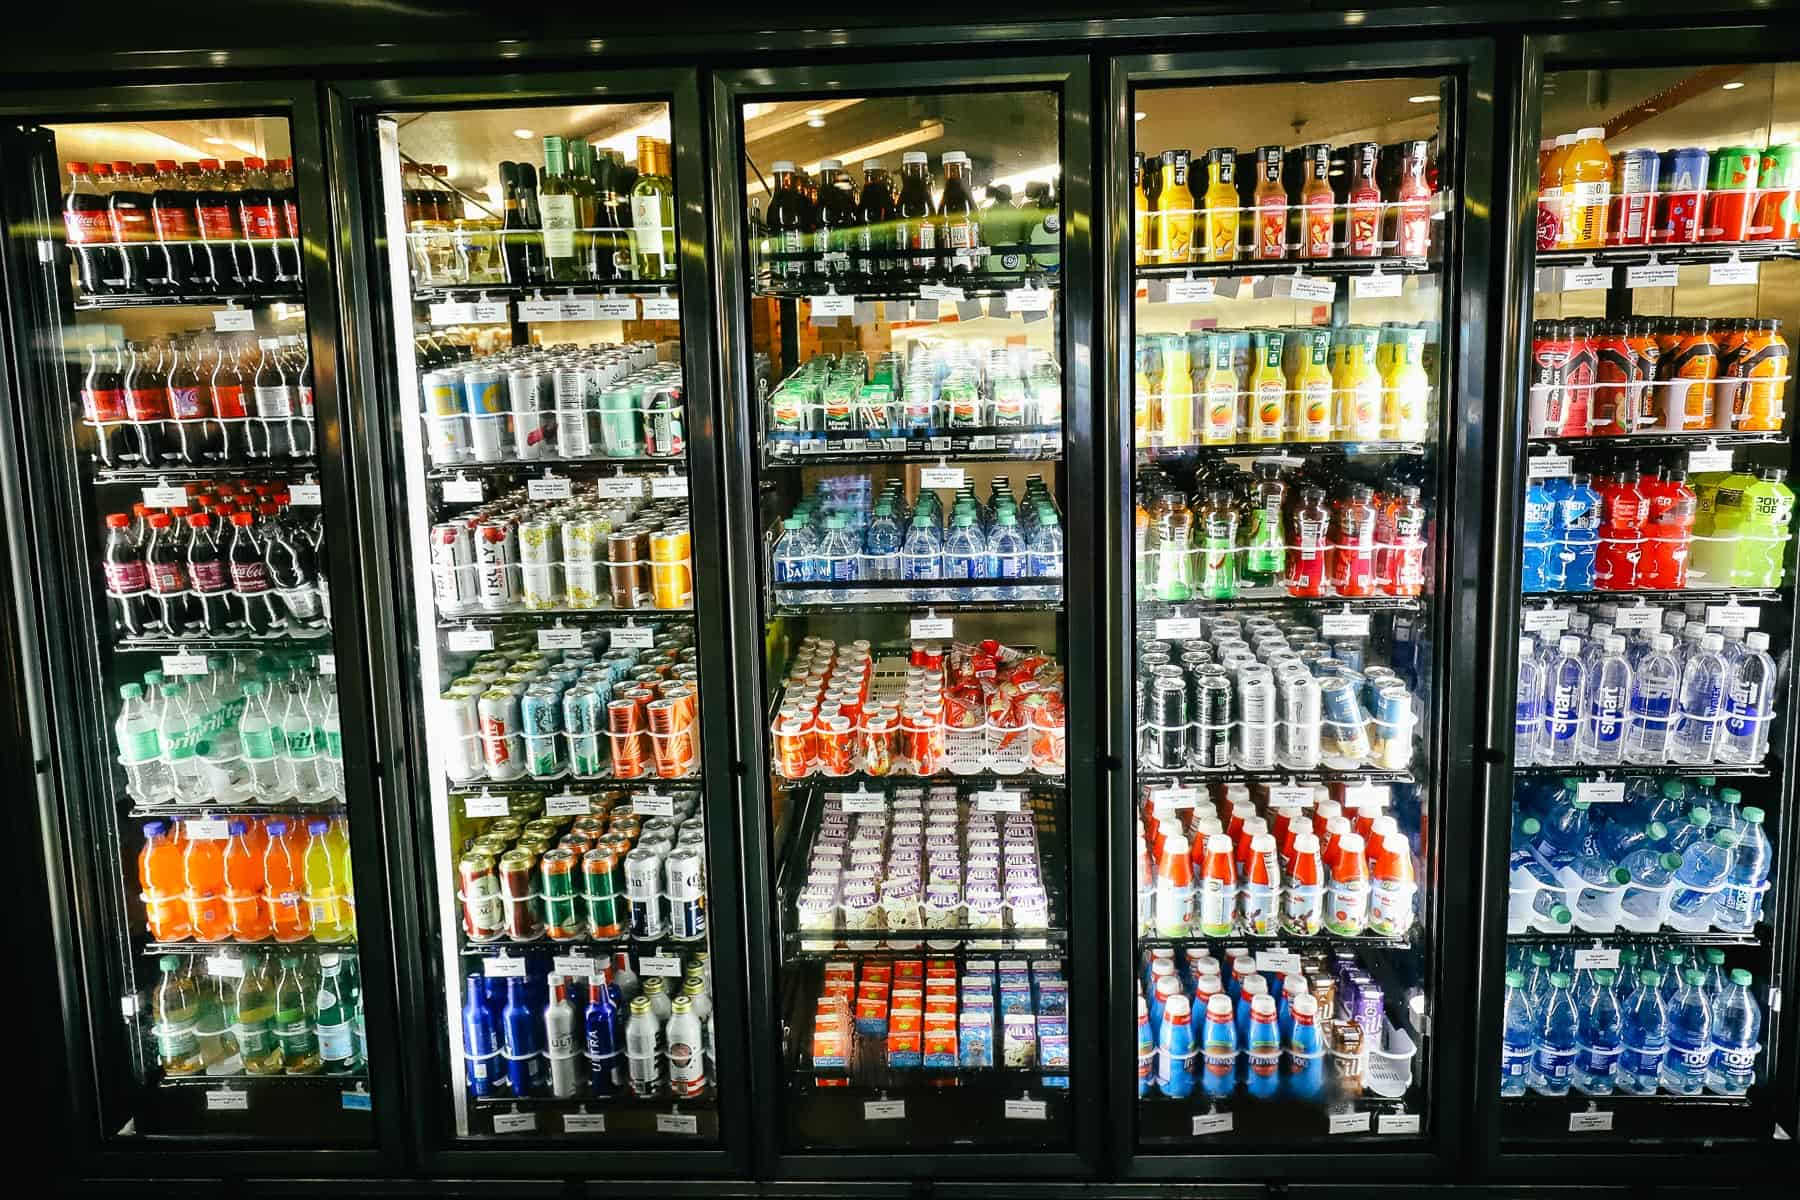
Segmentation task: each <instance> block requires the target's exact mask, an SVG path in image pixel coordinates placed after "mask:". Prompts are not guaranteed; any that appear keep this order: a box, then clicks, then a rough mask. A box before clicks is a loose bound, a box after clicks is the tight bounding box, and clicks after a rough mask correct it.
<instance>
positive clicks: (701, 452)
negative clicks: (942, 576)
mask: <svg viewBox="0 0 1800 1200" xmlns="http://www.w3.org/2000/svg"><path fill="white" fill-rule="evenodd" d="M699 96H700V92H699V74H698V72H697V71H696V70H695V69H693V68H687V69H673V68H672V69H636V70H634V69H598V68H596V69H594V70H592V71H583V72H579V73H569V72H554V71H545V72H525V71H521V72H518V73H513V74H499V73H496V74H487V75H474V74H472V75H463V76H457V77H454V78H452V77H442V76H433V77H416V78H415V77H406V78H395V79H369V80H352V81H340V82H332V83H329V84H327V85H326V106H327V110H328V121H329V137H330V142H331V147H332V158H333V162H334V164H335V173H334V176H333V180H332V183H333V188H334V199H335V200H336V212H335V215H336V218H337V221H336V225H337V227H336V231H335V236H336V237H337V239H338V246H337V251H338V254H339V256H340V259H341V261H342V262H343V264H344V266H343V269H342V271H341V272H340V273H339V276H338V286H339V288H340V302H341V303H342V305H343V309H344V311H345V312H346V313H362V314H366V317H367V319H366V322H363V323H356V324H353V325H350V326H347V327H346V329H345V333H344V337H345V342H346V356H345V357H346V360H347V362H348V374H349V378H350V379H351V381H352V386H353V388H354V390H355V392H356V394H357V395H358V396H359V397H360V398H361V402H362V405H363V408H364V410H365V411H366V412H368V413H369V414H370V420H369V421H368V423H367V425H366V427H365V429H364V430H363V437H362V439H361V440H360V441H359V443H358V444H357V445H356V446H354V447H353V448H352V449H351V454H352V455H353V456H354V457H355V459H356V461H357V462H358V464H359V466H360V467H361V469H362V470H364V471H366V472H367V473H368V475H369V476H370V478H371V480H372V481H373V482H372V484H371V486H370V487H369V488H368V489H367V491H366V493H365V496H364V503H365V505H366V506H367V507H366V511H365V513H364V514H363V515H364V517H365V519H366V520H368V521H369V523H370V528H371V530H373V531H374V533H373V535H372V536H371V538H370V539H369V544H370V545H371V546H373V547H375V548H377V551H376V552H377V554H378V555H379V557H380V558H381V559H383V560H384V565H385V567H386V569H385V570H383V569H371V570H370V571H368V572H367V573H366V575H365V576H364V578H363V587H364V591H363V594H362V602H363V603H364V604H365V605H366V606H367V608H368V612H369V614H370V618H369V634H370V655H371V661H372V662H374V663H376V664H378V666H377V669H376V670H375V671H374V672H373V675H374V688H375V709H374V719H375V721H376V722H377V727H378V729H379V730H380V731H381V735H380V736H381V738H382V740H383V741H384V742H386V743H387V744H389V745H393V746H395V747H396V756H395V757H394V758H393V759H391V760H389V762H388V763H387V764H385V766H386V772H387V774H386V776H385V778H386V779H387V781H388V786H387V787H386V788H385V789H384V790H385V792H386V794H387V796H388V803H389V805H390V811H389V821H390V822H391V826H392V828H393V829H394V831H395V836H394V838H393V851H394V854H395V856H396V859H397V862H398V863H399V864H401V868H400V869H397V870H396V871H395V872H394V874H393V876H392V877H391V883H390V889H391V891H390V895H391V897H392V903H393V905H394V908H395V911H396V914H397V916H398V919H399V922H400V928H399V932H398V935H397V943H398V945H399V946H400V947H401V948H402V952H401V953H399V954H397V955H396V959H397V967H396V976H397V979H396V986H397V989H398V990H399V992H400V995H401V998H402V1002H403V1004H404V1005H405V1007H406V1009H407V1010H408V1011H411V1012H424V1013H432V1014H436V1013H437V1012H438V1006H439V1004H440V1003H441V1001H442V997H443V995H444V990H443V987H442V981H441V980H440V979H439V978H438V975H437V973H436V967H435V964H436V962H437V956H438V946H437V937H438V936H440V935H447V936H452V937H453V936H455V934H454V932H452V931H439V930H435V929H434V926H435V923H436V922H435V919H434V917H433V916H432V914H433V913H435V911H436V908H437V903H436V891H437V886H438V883H437V878H436V872H437V871H438V870H440V869H445V867H446V864H442V863H439V862H437V861H436V858H435V855H434V852H433V849H432V839H431V819H432V818H431V814H430V812H429V810H428V809H426V808H425V807H424V800H428V799H429V795H430V787H429V784H428V783H425V782H424V772H425V771H426V770H427V765H426V763H425V759H424V754H423V739H422V738H421V737H420V736H419V732H420V729H421V725H420V722H421V721H422V720H423V713H422V711H421V700H422V697H421V695H420V692H419V688H418V677H417V674H416V672H415V673H413V674H411V675H409V674H408V669H409V664H410V663H411V661H412V659H411V655H410V654H409V653H408V652H407V642H408V639H409V638H410V636H411V634H410V631H411V630H412V629H413V628H414V627H415V621H414V620H413V614H412V601H411V599H410V596H411V594H412V581H411V571H412V566H413V564H412V560H411V557H410V552H409V550H408V548H407V547H406V546H405V533H404V529H403V527H402V526H401V523H400V516H401V514H402V513H403V512H404V511H405V509H404V504H405V495H406V486H407V481H406V478H405V472H406V469H407V464H406V462H405V459H404V457H403V452H402V450H401V443H400V423H401V422H403V421H408V420H412V419H415V416H414V414H412V413H410V412H402V411H401V406H400V405H399V404H398V403H397V402H396V399H395V396H394V394H393V392H394V384H393V380H394V370H395V368H396V364H395V363H394V361H393V350H392V347H393V330H392V328H391V325H392V322H391V321H390V320H389V319H388V315H387V314H388V306H389V302H390V298H391V295H392V294H393V293H392V292H391V291H389V290H388V289H387V288H386V287H385V285H386V284H387V283H389V282H390V281H389V280H388V279H387V272H386V267H385V256H384V254H383V253H381V252H380V247H381V246H382V245H383V244H384V243H385V234H384V233H383V229H384V226H383V225H382V220H381V211H380V207H379V202H380V197H379V186H380V180H381V170H380V163H379V160H378V157H377V147H376V144H375V138H374V137H373V136H372V135H373V132H374V129H373V120H374V118H375V116H376V114H378V113H379V112H381V111H384V110H387V109H392V108H416V109H454V108H480V107H502V106H504V107H513V106H520V105H529V104H533V103H542V104H557V103H579V102H582V101H590V102H591V101H595V100H605V101H609V102H611V101H621V102H622V101H627V100H663V101H666V102H668V103H669V105H670V133H671V137H670V140H671V141H672V143H673V144H674V172H675V174H674V178H675V185H676V197H677V206H678V210H677V215H676V223H677V226H678V230H679V234H678V236H679V238H680V246H681V256H680V258H681V261H680V268H679V275H678V279H679V286H678V290H679V293H680V294H681V296H682V297H683V300H684V306H683V310H682V311H683V314H684V316H683V325H682V359H683V368H684V376H685V393H686V398H687V413H688V427H687V439H688V446H689V450H688V454H689V457H688V464H689V468H690V470H689V476H688V478H689V488H690V492H689V496H690V507H691V510H692V512H693V514H694V517H695V521H694V528H693V563H694V574H695V587H696V596H697V598H698V596H699V595H700V594H701V590H702V589H717V591H714V592H712V594H710V595H708V596H707V600H708V601H709V602H708V603H700V602H698V599H697V602H696V604H695V606H694V621H695V625H696V632H695V637H696V642H697V644H698V645H699V647H700V655H701V656H700V675H701V690H702V696H701V721H700V729H701V740H702V744H703V745H702V754H703V758H702V763H703V776H704V778H705V779H706V781H707V783H706V792H707V799H708V802H707V804H706V806H705V807H706V821H707V829H706V835H707V844H708V849H709V853H708V867H707V870H708V876H707V887H708V901H709V910H710V911H711V912H712V913H714V914H716V915H717V916H720V917H725V916H729V915H730V914H733V913H735V912H736V911H738V910H739V909H741V907H742V905H741V903H740V902H739V901H738V895H739V891H738V863H737V861H736V847H737V846H738V838H739V833H738V826H737V820H736V812H735V805H734V804H733V803H732V801H733V800H734V798H735V797H734V795H733V792H732V790H731V788H730V787H729V785H728V782H727V781H729V780H730V779H731V778H732V775H733V771H732V758H731V754H730V740H729V734H730V730H731V728H732V713H731V700H730V697H731V678H732V672H731V665H732V664H731V663H730V662H729V660H728V659H727V658H726V656H725V654H724V652H723V651H724V647H725V645H726V628H725V622H726V617H725V600H724V596H723V595H722V594H720V593H722V592H723V591H724V590H725V588H726V574H725V570H726V559H725V543H724V539H723V536H722V532H721V531H722V529H723V527H724V519H723V514H722V510H723V507H724V500H723V497H722V494H721V477H720V466H719V458H720V452H719V445H720V441H719V436H718V430H719V425H720V419H719V406H718V403H717V391H716V389H715V387H714V385H713V359H714V351H713V344H712V330H711V325H710V323H709V319H710V314H709V313H708V311H707V309H706V308H705V307H703V302H704V299H705V297H707V295H708V294H709V293H708V290H707V289H708V286H709V281H708V278H707V266H706V247H707V245H708V243H709V237H708V229H707V226H706V212H705V207H704V203H703V200H704V198H705V196H706V194H707V191H708V189H707V187H706V186H705V184H704V182H703V180H704V179H705V170H706V162H705V159H704V155H703V152H704V148H705V146H706V136H705V132H704V126H703V123H702V122H703V115H704V114H703V113H702V110H701V106H700V100H699ZM398 286H401V287H405V288H407V289H409V290H410V288H411V283H410V281H399V282H398ZM415 797H421V798H423V799H422V800H420V801H418V802H415ZM711 934H712V938H711V943H710V952H711V961H712V963H713V967H714V970H713V987H714V1006H715V1016H714V1022H715V1030H716V1033H715V1039H716V1043H717V1051H716V1052H717V1056H718V1058H717V1061H718V1064H719V1071H720V1075H721V1077H722V1078H725V1079H728V1080H729V1081H730V1082H729V1083H727V1084H726V1085H725V1086H722V1087H720V1088H719V1089H718V1097H719V1119H720V1140H719V1143H718V1145H717V1146H715V1147H691V1148H686V1147H684V1148H671V1149H667V1150H664V1149H642V1148H615V1147H612V1146H609V1145H607V1144H606V1142H605V1141H604V1140H596V1141H595V1143H594V1144H593V1145H591V1146H590V1147H586V1148H581V1149H576V1148H573V1147H572V1146H543V1145H540V1144H530V1148H529V1149H527V1144H525V1143H520V1144H518V1145H516V1146H515V1145H512V1144H509V1143H507V1142H504V1141H493V1142H487V1143H484V1142H483V1141H481V1140H478V1139H476V1138H468V1139H459V1138H457V1137H456V1136H455V1134H454V1133H453V1132H451V1131H448V1130H446V1128H445V1124H446V1122H445V1121H444V1108H443V1105H444V1103H445V1098H446V1095H447V1093H446V1089H445V1083H446V1080H447V1078H448V1076H447V1071H448V1069H449V1063H448V1060H447V1059H446V1057H445V1055H444V1047H443V1045H442V1044H441V1042H440V1040H439V1036H438V1030H437V1022H436V1021H435V1019H433V1020H431V1021H428V1022H427V1024H428V1026H429V1027H430V1029H429V1033H428V1035H427V1036H428V1037H429V1038H430V1042H431V1044H430V1045H429V1046H425V1045H423V1044H421V1042H420V1040H419V1039H418V1038H416V1037H415V1039H414V1040H413V1043H412V1045H411V1048H410V1049H409V1052H408V1073H409V1079H408V1082H409V1084H410V1086H411V1087H412V1088H413V1089H414V1092H413V1094H414V1095H416V1096H418V1097H420V1100H419V1101H418V1102H416V1103H414V1104H412V1105H411V1112H410V1113H409V1114H408V1118H409V1119H408V1123H407V1131H406V1135H407V1138H408V1141H409V1144H410V1145H411V1146H412V1147H413V1148H414V1150H415V1153H416V1154H417V1156H418V1162H419V1164H420V1166H421V1168H422V1170H423V1173H424V1174H425V1175H427V1176H430V1177H440V1178H441V1177H444V1176H451V1177H456V1176H474V1177H480V1176H490V1175H502V1176H512V1177H515V1178H517V1177H539V1176H561V1177H568V1178H574V1177H583V1176H586V1177H600V1176H621V1175H624V1176H687V1177H690V1178H696V1179H698V1178H706V1177H721V1176H731V1177H737V1178H746V1177H748V1175H749V1164H748V1153H747V1147H748V1144H749V1136H750V1135H749V1126H750V1108H749V1103H748V1095H749V1081H748V1079H747V1077H746V1076H747V1071H748V1058H749V1055H748V1054H747V1053H745V1049H744V1047H745V1045H746V1043H745V1041H744V1038H745V1035H746V1033H747V1030H746V1028H745V1027H744V1025H743V1013H744V1011H745V998H744V996H743V993H742V986H743V985H742V979H743V958H742V956H743V946H742V938H743V936H744V935H743V931H742V930H741V929H735V928H733V927H732V926H730V925H729V924H727V923H726V922H724V921H718V922H716V923H715V924H714V925H713V926H712V929H711ZM453 1086H454V1085H453Z"/></svg>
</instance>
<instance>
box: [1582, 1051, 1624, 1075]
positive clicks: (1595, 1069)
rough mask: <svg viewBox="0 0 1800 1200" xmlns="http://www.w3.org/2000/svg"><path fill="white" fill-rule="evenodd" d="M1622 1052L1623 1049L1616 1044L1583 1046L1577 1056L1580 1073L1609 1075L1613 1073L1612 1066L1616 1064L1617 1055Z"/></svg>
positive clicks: (1617, 1060)
mask: <svg viewBox="0 0 1800 1200" xmlns="http://www.w3.org/2000/svg"><path fill="white" fill-rule="evenodd" d="M1623 1053H1624V1051H1623V1050H1621V1049H1620V1048H1619V1047H1617V1046H1614V1047H1610V1048H1608V1047H1603V1046H1583V1047H1581V1049H1580V1051H1579V1053H1578V1056H1577V1059H1578V1062H1579V1065H1580V1070H1581V1073H1582V1074H1584V1075H1598V1076H1602V1077H1610V1076H1611V1075H1612V1073H1613V1068H1614V1067H1616V1066H1617V1065H1618V1062H1619V1056H1620V1055H1621V1054H1623Z"/></svg>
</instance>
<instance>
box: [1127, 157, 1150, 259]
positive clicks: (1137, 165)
mask: <svg viewBox="0 0 1800 1200" xmlns="http://www.w3.org/2000/svg"><path fill="white" fill-rule="evenodd" d="M1131 209H1132V213H1133V216H1134V218H1135V220H1134V223H1133V230H1134V239H1133V240H1134V242H1135V245H1136V254H1137V264H1138V265H1139V266H1143V265H1144V264H1145V263H1148V262H1150V261H1151V258H1150V197H1149V196H1147V195H1145V194H1144V154H1143V151H1141V150H1140V151H1138V152H1137V153H1136V154H1133V155H1132V156H1131Z"/></svg>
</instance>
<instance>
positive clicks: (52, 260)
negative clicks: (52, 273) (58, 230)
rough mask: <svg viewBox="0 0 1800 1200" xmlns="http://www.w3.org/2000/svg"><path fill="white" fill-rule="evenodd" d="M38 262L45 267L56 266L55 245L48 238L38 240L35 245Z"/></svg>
mask: <svg viewBox="0 0 1800 1200" xmlns="http://www.w3.org/2000/svg"><path fill="white" fill-rule="evenodd" d="M37 250H38V261H39V262H41V263H43V264H44V265H45V266H46V267H51V266H55V265H56V243H55V242H53V241H51V240H50V239H49V238H39V239H38V244H37Z"/></svg>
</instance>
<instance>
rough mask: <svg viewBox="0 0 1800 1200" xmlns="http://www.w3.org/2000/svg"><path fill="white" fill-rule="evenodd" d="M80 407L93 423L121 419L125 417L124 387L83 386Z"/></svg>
mask: <svg viewBox="0 0 1800 1200" xmlns="http://www.w3.org/2000/svg"><path fill="white" fill-rule="evenodd" d="M81 408H82V411H83V412H84V413H86V414H87V419H88V420H90V421H92V422H94V423H95V424H101V423H104V422H107V421H123V420H124V419H125V389H123V388H85V389H83V390H82V393H81Z"/></svg>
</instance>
